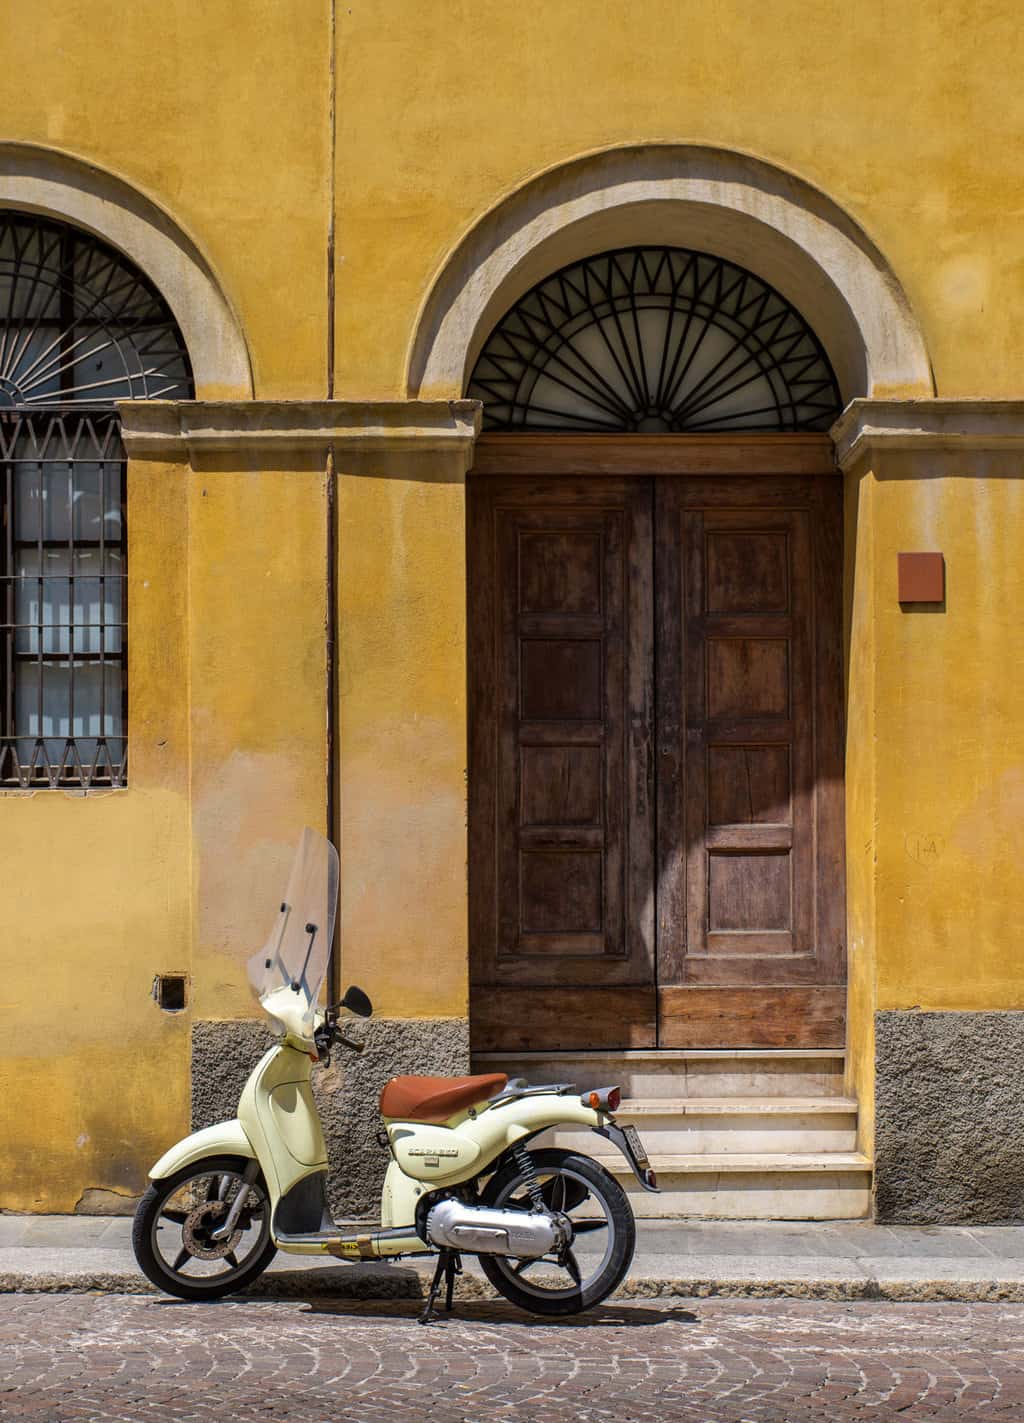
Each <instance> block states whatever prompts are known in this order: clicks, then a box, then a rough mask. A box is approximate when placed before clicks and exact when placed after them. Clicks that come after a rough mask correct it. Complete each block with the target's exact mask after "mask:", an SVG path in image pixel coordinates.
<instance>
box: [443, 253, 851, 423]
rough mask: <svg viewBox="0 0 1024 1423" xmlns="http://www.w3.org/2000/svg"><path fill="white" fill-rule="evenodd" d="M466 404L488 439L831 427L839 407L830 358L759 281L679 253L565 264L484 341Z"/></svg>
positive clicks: (718, 262)
mask: <svg viewBox="0 0 1024 1423" xmlns="http://www.w3.org/2000/svg"><path fill="white" fill-rule="evenodd" d="M467 395H469V396H470V397H471V398H474V399H478V400H481V401H483V406H484V429H485V430H523V431H530V430H533V431H551V432H561V433H566V432H570V431H590V432H606V433H610V434H611V433H621V432H638V433H658V432H662V433H673V432H678V433H686V432H694V433H696V432H703V433H714V432H716V431H719V432H720V431H742V430H749V431H771V430H775V431H784V430H788V431H813V430H827V429H828V427H829V426H830V425H831V424H832V422H833V421H834V420H835V419H836V418H837V416H838V415H839V413H840V410H841V408H842V407H841V401H840V395H839V387H838V383H837V381H836V377H835V373H834V372H833V370H832V366H831V365H830V363H829V359H828V356H827V355H826V354H825V351H824V348H823V347H822V345H821V343H820V341H819V340H818V338H817V337H816V336H815V334H814V332H813V331H812V330H811V328H810V327H809V326H808V325H807V323H806V321H805V320H804V319H803V317H802V316H801V315H800V313H799V312H798V311H797V310H796V308H795V307H793V306H792V305H791V304H790V303H789V302H788V301H787V300H786V299H785V298H784V297H783V296H781V295H780V294H779V293H778V292H777V291H775V290H773V288H771V287H770V286H768V285H767V284H766V283H765V282H763V281H762V280H761V279H760V278H759V277H756V276H754V274H753V273H752V272H748V271H745V270H744V269H743V268H742V267H739V266H736V265H735V264H734V263H732V262H727V261H725V260H723V259H722V258H719V257H713V256H710V255H708V254H707V253H704V252H694V251H690V250H688V249H686V248H681V247H628V248H623V249H620V250H617V251H614V252H603V253H601V254H600V255H598V256H595V257H588V258H586V259H584V260H582V261H578V262H574V263H572V264H571V265H570V266H567V267H563V268H562V270H561V271H559V272H556V273H555V274H554V275H553V276H550V277H547V278H545V280H544V281H542V282H539V283H538V284H537V285H536V286H535V287H533V288H532V289H531V290H530V291H528V292H527V293H526V295H525V296H523V297H521V298H520V300H519V301H517V302H516V304H515V306H514V307H512V309H511V310H510V311H509V312H508V313H507V314H506V315H505V316H504V317H503V318H502V320H501V321H500V322H499V323H498V325H497V327H496V328H495V329H494V331H493V332H492V333H491V335H490V336H489V337H488V339H487V341H486V343H485V345H484V347H483V349H482V350H481V352H480V355H479V357H478V358H477V361H476V365H475V366H474V369H473V374H472V376H471V378H470V382H469V388H468V390H467Z"/></svg>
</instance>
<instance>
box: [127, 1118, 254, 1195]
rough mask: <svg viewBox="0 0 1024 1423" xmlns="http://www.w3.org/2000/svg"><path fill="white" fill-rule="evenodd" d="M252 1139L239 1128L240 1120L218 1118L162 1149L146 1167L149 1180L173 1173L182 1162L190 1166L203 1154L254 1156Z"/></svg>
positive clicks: (160, 1179)
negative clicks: (219, 1120)
mask: <svg viewBox="0 0 1024 1423" xmlns="http://www.w3.org/2000/svg"><path fill="white" fill-rule="evenodd" d="M255 1155H256V1153H255V1151H254V1150H253V1148H252V1143H251V1142H250V1140H249V1138H248V1137H247V1136H246V1134H245V1132H244V1131H243V1130H242V1124H241V1122H239V1121H237V1120H235V1121H230V1122H218V1123H217V1124H216V1126H212V1127H203V1129H202V1131H194V1132H193V1133H192V1135H191V1136H186V1137H184V1138H183V1140H181V1141H179V1142H178V1143H177V1145H176V1146H172V1147H171V1149H170V1151H165V1152H164V1154H163V1156H161V1158H160V1160H159V1161H158V1162H157V1163H156V1165H155V1166H154V1167H152V1169H151V1170H150V1173H149V1179H150V1180H151V1181H162V1180H164V1179H165V1178H166V1177H168V1176H173V1175H174V1173H175V1172H176V1171H180V1170H181V1169H182V1167H183V1166H192V1165H194V1163H195V1162H197V1161H202V1160H203V1158H204V1157H206V1156H244V1157H247V1158H252V1157H255Z"/></svg>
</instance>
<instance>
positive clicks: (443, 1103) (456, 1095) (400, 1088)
mask: <svg viewBox="0 0 1024 1423" xmlns="http://www.w3.org/2000/svg"><path fill="white" fill-rule="evenodd" d="M507 1083H508V1078H507V1077H506V1076H505V1074H504V1073H503V1072H487V1073H484V1074H483V1075H482V1076H480V1077H392V1079H391V1081H390V1082H388V1083H387V1084H386V1086H385V1088H384V1091H383V1092H382V1093H381V1094H380V1114H381V1116H382V1117H390V1118H391V1120H392V1121H396V1120H397V1121H402V1122H433V1123H434V1124H435V1125H440V1124H441V1123H442V1122H446V1121H447V1120H448V1118H449V1117H454V1116H455V1114H456V1113H457V1112H464V1111H465V1110H466V1108H467V1107H473V1106H475V1105H476V1104H477V1102H484V1101H486V1100H487V1098H488V1097H493V1096H494V1094H495V1092H500V1091H501V1089H502V1088H503V1087H504V1086H506V1085H507Z"/></svg>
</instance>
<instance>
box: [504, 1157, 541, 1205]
mask: <svg viewBox="0 0 1024 1423" xmlns="http://www.w3.org/2000/svg"><path fill="white" fill-rule="evenodd" d="M512 1156H513V1157H514V1159H515V1163H516V1165H517V1166H518V1167H519V1169H520V1171H521V1172H522V1173H523V1179H524V1181H525V1184H526V1191H527V1194H528V1195H529V1197H530V1200H531V1202H532V1203H533V1208H534V1210H535V1211H542V1210H544V1209H545V1205H544V1194H543V1192H542V1191H541V1188H540V1182H539V1181H538V1180H537V1168H536V1166H535V1165H534V1163H533V1157H532V1156H531V1155H530V1153H529V1152H528V1151H527V1149H526V1147H525V1145H524V1144H523V1143H522V1142H521V1141H517V1142H516V1144H515V1146H513V1148H512Z"/></svg>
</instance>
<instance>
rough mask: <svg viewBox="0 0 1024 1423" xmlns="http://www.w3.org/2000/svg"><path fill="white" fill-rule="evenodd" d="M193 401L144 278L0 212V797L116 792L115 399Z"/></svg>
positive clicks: (120, 628) (120, 663)
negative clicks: (2, 793)
mask: <svg viewBox="0 0 1024 1423" xmlns="http://www.w3.org/2000/svg"><path fill="white" fill-rule="evenodd" d="M192 394H193V382H192V372H191V367H190V365H189V361H188V355H187V353H186V351H185V346H184V342H183V341H182V338H181V333H180V332H179V330H178V328H177V325H176V323H175V321H174V318H173V316H172V314H171V311H170V309H169V307H168V306H167V304H166V302H164V300H163V298H162V297H161V296H160V294H159V292H157V290H156V288H155V287H154V286H153V285H152V283H150V282H149V281H148V280H147V279H146V278H145V277H144V276H143V275H142V274H141V273H140V272H138V271H137V270H136V269H135V268H134V267H133V266H132V265H131V264H130V263H129V262H127V261H126V260H125V258H124V257H122V256H121V254H120V253H118V252H117V251H115V250H114V248H112V247H109V246H108V245H107V244H106V243H103V242H100V241H98V240H97V239H95V238H93V237H91V236H90V235H88V234H86V233H83V232H79V231H77V230H76V229H74V228H72V227H69V226H68V225H67V224H66V223H59V222H52V221H50V220H48V219H43V218H37V217H34V216H30V215H28V214H22V213H12V212H0V515H2V529H0V533H2V539H0V787H3V788H20V789H23V790H26V789H35V788H44V789H46V788H49V789H57V788H60V787H76V788H79V789H83V790H89V789H91V788H93V787H98V786H123V785H124V784H125V781H126V775H127V747H128V742H127V733H128V724H127V712H128V706H127V698H128V675H127V660H126V659H127V543H126V520H125V514H126V511H125V472H126V461H125V453H124V447H123V445H122V443H121V437H120V421H119V418H118V415H117V411H116V410H115V409H114V408H113V402H114V401H115V400H126V399H127V400H130V399H139V398H153V397H164V398H171V397H173V398H189V397H191V396H192Z"/></svg>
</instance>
